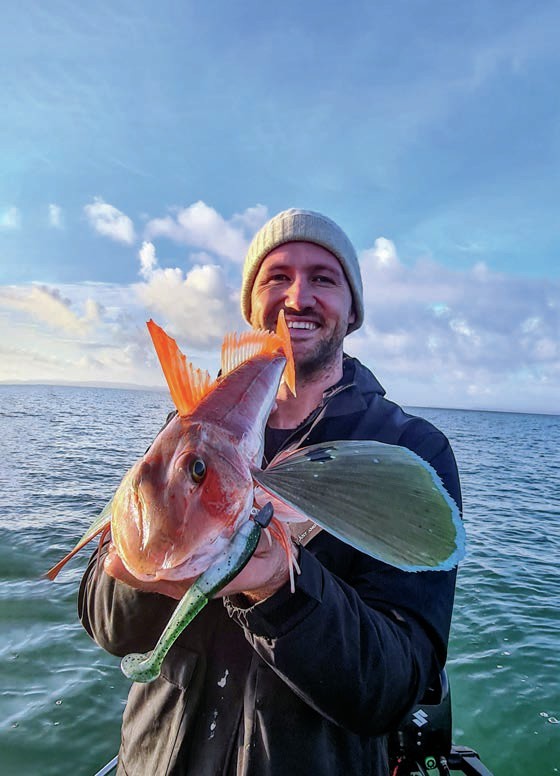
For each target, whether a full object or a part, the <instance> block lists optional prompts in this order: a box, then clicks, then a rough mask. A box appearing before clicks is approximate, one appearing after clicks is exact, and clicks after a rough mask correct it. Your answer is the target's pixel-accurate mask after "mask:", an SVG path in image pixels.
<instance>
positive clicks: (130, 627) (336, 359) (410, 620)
mask: <svg viewBox="0 0 560 776" xmlns="http://www.w3.org/2000/svg"><path fill="white" fill-rule="evenodd" d="M241 307H242V311H243V314H244V316H245V318H246V320H247V321H248V322H250V323H251V325H252V326H254V327H265V328H268V329H274V328H275V326H276V321H277V318H278V314H279V312H280V311H281V310H283V311H284V314H285V317H286V320H287V322H288V326H289V328H290V336H291V340H292V347H293V352H294V360H295V364H296V387H297V396H296V397H294V396H293V395H292V394H291V393H290V392H289V391H288V389H287V387H285V386H282V387H281V390H280V393H279V395H278V401H277V405H276V407H275V409H274V411H273V412H272V414H271V415H270V418H269V421H268V425H267V429H266V438H265V459H266V461H267V462H270V461H271V460H272V458H273V457H274V456H275V455H276V454H277V453H278V452H280V451H281V450H286V449H295V448H297V447H299V446H306V445H311V444H316V443H320V442H332V441H335V440H343V439H351V440H359V439H371V440H378V441H381V442H385V443H387V444H395V445H402V446H405V447H408V448H409V449H411V450H413V451H414V452H416V453H417V454H418V455H420V456H422V457H423V458H424V459H425V460H427V461H428V462H429V463H431V465H432V466H433V467H434V468H435V469H436V471H437V472H438V474H439V475H440V477H441V479H442V480H443V483H444V485H445V486H446V488H447V490H448V492H449V493H450V495H451V496H452V497H453V498H454V499H455V500H456V502H457V503H458V505H459V507H460V506H461V493H460V486H459V479H458V474H457V468H456V464H455V460H454V457H453V453H452V451H451V448H450V446H449V443H448V441H447V439H446V438H445V436H444V435H443V434H442V433H441V432H439V431H438V430H437V429H436V428H434V427H433V426H432V425H431V424H429V423H428V422H427V421H425V420H423V419H421V418H418V417H414V416H412V415H409V414H407V413H405V412H404V411H403V410H402V409H401V408H400V407H399V406H398V405H396V404H394V403H393V402H390V401H388V400H387V399H386V398H385V395H384V394H385V392H384V390H383V388H382V387H381V385H380V384H379V382H378V381H377V379H376V378H375V377H374V376H373V374H372V373H371V372H370V371H369V370H368V369H367V368H366V367H364V366H363V365H362V364H361V363H360V362H359V361H357V360H356V359H353V358H350V357H348V356H346V355H345V354H344V351H343V343H344V339H345V337H346V335H347V334H348V333H350V332H352V331H354V330H356V329H357V328H359V327H360V326H361V324H362V322H363V318H364V310H363V294H362V281H361V276H360V268H359V264H358V260H357V257H356V253H355V251H354V248H353V247H352V245H351V243H350V241H349V240H348V238H347V236H346V235H345V234H344V232H343V231H342V230H341V229H340V227H338V226H337V225H336V224H335V223H334V222H333V221H331V220H330V219H328V218H326V217H325V216H322V215H320V214H318V213H314V212H311V211H305V210H294V209H292V210H288V211H285V212H283V213H280V214H278V215H277V216H275V217H274V218H272V219H271V220H270V221H269V222H268V223H267V224H265V225H264V226H263V227H262V229H261V230H260V231H259V232H258V233H257V234H256V236H255V238H254V239H253V242H252V243H251V246H250V248H249V251H248V254H247V257H246V261H245V266H244V270H243V283H242V289H241ZM292 538H293V541H294V542H295V544H296V545H297V555H298V561H299V566H300V569H301V573H300V574H299V575H298V576H297V578H296V586H295V592H294V593H292V592H291V591H290V586H289V583H288V564H287V560H286V553H285V552H284V551H283V550H282V548H281V547H280V544H279V543H278V542H273V543H271V544H269V543H268V542H267V541H266V539H265V537H263V538H262V539H261V542H260V544H259V547H258V548H257V552H256V553H255V555H254V556H253V557H252V559H251V560H250V562H249V563H248V565H247V566H246V567H245V569H243V571H242V572H241V573H240V574H239V575H238V576H237V577H236V578H235V579H234V580H233V581H232V582H231V583H230V584H229V585H228V586H227V588H225V589H224V590H222V591H221V593H220V595H219V597H218V598H217V600H215V601H212V602H210V603H209V604H208V606H207V607H206V608H205V609H203V611H202V612H201V613H200V614H199V615H198V616H197V617H196V619H195V620H194V621H193V622H192V623H191V625H190V626H189V627H188V628H187V629H186V630H185V631H184V632H183V633H182V634H181V636H180V637H179V639H178V641H177V643H176V644H175V646H174V647H173V648H172V650H171V651H170V652H169V654H168V656H167V658H166V660H165V661H164V664H163V667H162V675H161V677H160V678H158V679H156V680H155V681H154V682H153V683H151V684H148V685H142V686H139V685H133V687H132V689H131V691H130V695H129V699H128V703H127V707H126V711H125V714H124V718H123V733H122V743H121V749H120V752H119V771H118V772H119V773H120V774H128V775H129V776H144V774H150V776H158V775H159V774H161V775H162V776H163V774H166V776H178V775H179V774H188V775H189V776H268V775H269V774H270V775H271V776H273V775H274V776H275V775H276V774H278V776H280V775H281V776H285V774H291V775H292V776H347V775H348V774H352V775H355V776H387V774H388V773H389V765H388V755H387V734H388V733H389V732H390V731H391V730H393V729H394V728H395V726H396V725H397V724H398V722H399V721H400V720H401V719H402V717H403V716H404V715H405V713H406V712H407V711H408V710H410V709H411V708H412V707H413V706H414V705H415V704H416V703H417V702H418V700H419V699H420V698H421V697H422V695H423V694H424V692H425V691H426V688H427V687H428V686H429V685H430V683H431V682H432V681H434V680H435V678H436V677H437V676H438V673H439V671H440V670H441V668H442V667H443V665H444V663H445V659H446V652H447V640H448V636H449V626H450V621H451V612H452V606H453V595H454V587H455V572H454V571H446V572H443V571H438V572H421V573H416V574H412V573H407V572H404V571H400V570H398V569H396V568H393V567H391V566H387V565H386V564H384V563H382V562H381V561H378V560H375V559H373V558H371V557H369V556H366V555H364V554H362V553H361V552H359V551H358V550H355V549H354V548H352V547H351V546H349V545H347V544H345V543H343V542H341V541H340V540H338V539H336V538H335V537H333V536H331V535H330V534H328V533H327V532H326V531H322V530H321V529H320V528H318V527H317V526H315V525H314V524H313V523H308V524H304V525H302V524H301V523H299V524H294V526H293V530H292ZM103 552H106V549H105V550H103ZM95 569H96V555H95V554H94V556H93V558H92V561H91V562H90V565H89V567H88V570H87V571H86V574H85V576H84V580H83V582H82V586H81V589H80V613H81V617H82V621H83V623H84V626H85V627H86V629H87V630H88V632H89V633H90V634H91V635H92V636H93V637H94V638H95V639H96V640H97V641H98V643H100V644H101V645H102V646H103V647H105V648H106V649H107V650H108V651H110V652H113V653H115V654H117V655H124V654H126V653H128V652H144V651H146V650H148V649H151V648H152V647H153V645H154V643H155V642H156V640H157V638H158V637H159V635H160V633H161V632H162V630H163V628H164V626H165V625H166V623H167V621H168V619H169V617H170V614H171V612H172V610H173V608H174V605H175V601H173V600H172V598H171V597H170V596H173V597H180V595H181V594H182V592H183V591H182V590H181V589H180V585H178V588H177V590H174V591H169V590H166V589H164V587H163V586H160V587H159V588H158V585H157V584H155V585H154V584H152V585H146V584H142V583H139V582H138V581H137V580H134V579H133V578H131V577H130V575H128V576H127V574H126V573H125V572H124V570H123V569H122V568H118V567H111V565H110V563H109V565H106V566H105V570H106V571H109V572H110V573H111V574H112V576H109V574H99V575H96V573H95ZM115 577H116V578H115ZM137 588H139V589H137ZM162 593H163V594H164V595H162Z"/></svg>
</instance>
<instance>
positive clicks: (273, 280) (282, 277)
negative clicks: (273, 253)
mask: <svg viewBox="0 0 560 776" xmlns="http://www.w3.org/2000/svg"><path fill="white" fill-rule="evenodd" d="M287 279H288V276H287V275H283V274H282V273H280V272H278V273H276V275H271V276H270V277H269V278H268V282H269V283H282V282H284V281H285V280H287Z"/></svg>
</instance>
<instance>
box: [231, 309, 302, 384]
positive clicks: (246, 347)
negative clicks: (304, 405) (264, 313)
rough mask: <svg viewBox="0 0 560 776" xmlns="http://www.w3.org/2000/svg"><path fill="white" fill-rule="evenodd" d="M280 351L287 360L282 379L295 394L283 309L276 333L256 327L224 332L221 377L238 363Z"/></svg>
mask: <svg viewBox="0 0 560 776" xmlns="http://www.w3.org/2000/svg"><path fill="white" fill-rule="evenodd" d="M278 353H282V354H283V355H284V356H285V358H286V361H287V364H286V368H285V370H284V378H283V379H284V380H285V381H286V383H287V385H288V388H289V389H290V391H291V392H292V393H293V394H294V396H295V394H296V385H295V382H296V380H295V366H294V357H293V354H292V344H291V340H290V332H289V329H288V326H287V324H286V321H285V319H284V311H283V310H281V311H280V313H279V315H278V325H277V330H276V333H274V332H272V331H265V330H264V329H257V330H255V331H245V332H243V333H242V334H226V336H225V337H224V342H223V344H222V364H221V369H222V377H224V376H225V375H227V374H229V372H233V370H234V369H236V368H237V367H238V366H239V365H240V364H243V363H245V361H249V360H250V359H251V358H254V357H255V356H266V355H271V356H277V355H278Z"/></svg>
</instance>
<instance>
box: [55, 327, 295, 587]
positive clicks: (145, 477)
mask: <svg viewBox="0 0 560 776" xmlns="http://www.w3.org/2000/svg"><path fill="white" fill-rule="evenodd" d="M148 327H149V329H150V333H151V335H152V339H153V341H154V345H155V347H156V351H157V353H158V357H159V359H160V362H161V364H162V368H163V371H164V374H165V376H166V379H167V381H168V385H169V388H170V391H171V395H172V398H173V400H174V402H175V405H176V407H177V410H178V412H177V415H175V417H174V418H173V419H172V420H171V421H170V422H169V423H168V424H167V426H166V427H165V428H164V429H163V431H162V432H161V433H160V434H159V435H158V437H157V438H156V439H155V441H154V443H153V444H152V446H151V447H150V448H149V450H148V451H147V452H146V454H145V455H144V456H143V457H142V458H141V459H140V460H139V461H138V462H137V463H136V464H135V465H134V466H133V467H132V469H131V470H130V471H129V472H128V473H127V474H126V475H125V477H124V478H123V481H122V482H121V484H120V486H119V488H118V489H117V491H116V493H115V496H114V498H113V501H112V504H111V510H110V515H107V517H106V519H105V521H104V524H103V525H99V526H97V528H98V530H97V531H96V532H95V533H93V534H92V535H91V536H89V538H93V536H94V535H96V533H99V532H101V531H103V529H104V528H107V527H108V525H109V524H110V529H111V540H112V543H113V545H114V548H115V549H116V552H117V554H118V556H119V557H120V559H121V561H122V562H123V564H124V566H125V567H126V568H127V570H128V571H129V572H130V573H131V574H132V575H133V576H134V577H136V578H137V579H139V580H142V581H157V580H163V579H165V580H179V579H181V580H184V579H189V578H193V579H195V578H196V577H198V576H199V575H200V574H201V573H203V572H204V571H205V570H206V569H207V568H208V567H209V566H210V565H211V564H212V562H213V560H214V559H215V558H216V557H217V556H218V555H220V553H222V552H223V550H224V548H225V547H227V545H228V543H229V542H230V540H231V537H232V535H233V534H234V533H235V532H236V531H237V529H238V528H239V526H240V525H241V524H242V523H244V522H245V521H247V520H248V519H249V517H250V512H251V509H252V508H253V506H254V499H255V487H256V482H255V481H254V478H253V473H254V472H255V471H257V470H260V464H261V460H262V453H263V441H264V428H265V424H266V421H267V418H268V415H269V414H270V411H271V409H272V406H273V404H274V401H275V399H276V395H277V392H278V387H279V385H280V382H281V379H282V376H283V373H284V371H285V368H286V365H287V363H288V362H290V365H289V372H290V375H291V376H292V377H291V378H290V379H291V387H292V390H294V386H293V382H294V378H293V375H294V367H293V361H292V354H291V347H290V335H289V331H288V328H287V326H286V324H285V321H284V318H283V315H282V316H281V317H280V320H279V327H278V328H279V331H280V332H281V335H277V334H273V333H270V332H248V333H247V334H245V335H241V336H239V337H236V336H235V335H233V336H229V337H227V338H226V340H225V341H224V348H223V352H222V371H223V370H224V368H230V369H231V370H232V371H230V372H228V373H227V374H225V375H224V376H223V377H220V378H218V380H217V381H216V382H214V383H212V381H211V380H210V377H209V375H208V374H207V373H202V372H200V370H194V369H193V368H192V366H191V365H190V364H189V363H188V362H186V360H185V357H184V356H183V355H182V353H181V352H180V351H179V349H178V348H177V346H176V344H175V342H174V340H172V339H171V338H170V337H168V336H167V334H165V332H164V331H163V329H160V328H159V327H158V326H156V324H154V323H153V322H151V321H150V322H149V324H148ZM285 353H286V354H287V355H284V354H285ZM272 531H273V533H274V534H275V535H276V536H277V537H278V538H280V539H281V540H282V541H283V543H284V545H285V546H286V547H287V548H289V543H288V541H287V530H286V528H284V527H282V526H281V525H280V524H279V522H278V521H275V523H274V524H273V527H272ZM85 538H86V537H83V539H85ZM89 538H88V539H87V540H89ZM83 539H82V541H81V542H79V543H78V545H77V546H76V547H75V548H74V550H73V551H72V552H71V553H70V554H69V555H68V556H66V558H64V559H63V561H61V562H60V563H59V564H57V565H56V566H55V567H53V569H52V570H51V571H50V572H49V573H48V574H47V576H50V578H54V576H56V573H58V570H59V569H60V568H61V567H62V565H63V564H64V563H65V562H66V561H67V560H68V559H69V558H70V557H71V556H72V555H73V554H74V552H76V551H77V550H78V549H79V548H80V547H81V546H83V544H84V543H85V541H84V540H83Z"/></svg>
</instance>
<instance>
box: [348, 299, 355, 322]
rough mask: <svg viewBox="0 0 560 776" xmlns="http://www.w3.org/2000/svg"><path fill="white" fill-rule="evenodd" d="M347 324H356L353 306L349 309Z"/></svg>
mask: <svg viewBox="0 0 560 776" xmlns="http://www.w3.org/2000/svg"><path fill="white" fill-rule="evenodd" d="M348 323H349V324H350V325H351V324H353V323H356V313H355V311H354V305H353V304H352V306H351V307H350V315H349V316H348Z"/></svg>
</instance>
